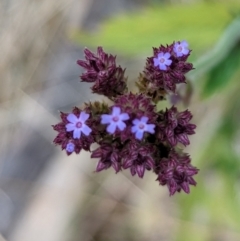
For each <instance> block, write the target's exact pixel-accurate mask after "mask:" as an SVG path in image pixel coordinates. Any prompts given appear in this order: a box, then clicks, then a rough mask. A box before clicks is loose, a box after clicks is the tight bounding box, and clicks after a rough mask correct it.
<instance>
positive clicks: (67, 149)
mask: <svg viewBox="0 0 240 241" xmlns="http://www.w3.org/2000/svg"><path fill="white" fill-rule="evenodd" d="M74 149H75V145H74V144H73V143H72V142H70V143H68V144H67V146H66V151H67V152H69V153H72V152H73V151H74Z"/></svg>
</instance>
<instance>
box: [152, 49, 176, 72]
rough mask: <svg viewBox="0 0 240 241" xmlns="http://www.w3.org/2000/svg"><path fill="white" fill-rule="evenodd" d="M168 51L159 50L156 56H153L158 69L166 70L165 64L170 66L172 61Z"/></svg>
mask: <svg viewBox="0 0 240 241" xmlns="http://www.w3.org/2000/svg"><path fill="white" fill-rule="evenodd" d="M170 56H171V55H170V53H168V52H167V53H163V52H160V53H159V54H158V56H157V58H154V59H153V61H154V66H155V67H157V66H158V67H159V69H160V70H167V66H170V65H171V63H172V60H171V59H169V58H170Z"/></svg>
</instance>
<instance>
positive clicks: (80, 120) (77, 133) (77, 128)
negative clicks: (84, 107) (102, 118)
mask: <svg viewBox="0 0 240 241" xmlns="http://www.w3.org/2000/svg"><path fill="white" fill-rule="evenodd" d="M88 118H89V114H87V113H86V112H85V111H82V112H81V113H80V115H79V117H77V116H76V115H74V114H72V113H71V114H69V115H68V116H67V120H68V121H69V122H70V123H68V124H67V125H66V130H67V131H68V132H70V131H73V138H74V139H80V137H81V133H83V134H84V135H86V136H89V134H90V133H91V132H92V129H91V128H89V127H88V126H87V125H86V124H85V121H86V120H87V119H88Z"/></svg>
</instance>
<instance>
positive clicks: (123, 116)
mask: <svg viewBox="0 0 240 241" xmlns="http://www.w3.org/2000/svg"><path fill="white" fill-rule="evenodd" d="M119 117H120V119H121V120H128V119H129V115H128V114H127V113H122V114H121V115H120V116H119Z"/></svg>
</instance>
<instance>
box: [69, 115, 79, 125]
mask: <svg viewBox="0 0 240 241" xmlns="http://www.w3.org/2000/svg"><path fill="white" fill-rule="evenodd" d="M67 120H68V121H69V122H71V123H76V122H78V118H77V116H75V115H74V114H72V113H71V114H69V115H68V116H67Z"/></svg>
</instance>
